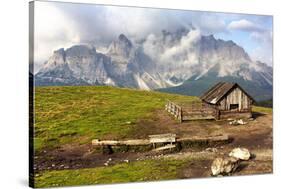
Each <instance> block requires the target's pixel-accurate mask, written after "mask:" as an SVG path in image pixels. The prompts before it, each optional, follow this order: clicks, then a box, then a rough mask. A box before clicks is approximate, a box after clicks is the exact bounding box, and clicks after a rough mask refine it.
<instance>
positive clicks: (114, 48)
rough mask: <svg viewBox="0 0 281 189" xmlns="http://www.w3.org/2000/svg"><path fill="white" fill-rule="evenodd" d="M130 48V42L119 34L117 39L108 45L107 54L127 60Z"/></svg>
mask: <svg viewBox="0 0 281 189" xmlns="http://www.w3.org/2000/svg"><path fill="white" fill-rule="evenodd" d="M132 48H133V44H132V42H131V41H130V40H129V39H128V38H127V37H126V36H125V35H124V34H120V35H119V37H118V39H117V40H115V41H113V42H112V43H111V44H110V46H109V48H108V54H110V55H113V56H119V57H123V58H128V57H129V56H130V53H131V50H132Z"/></svg>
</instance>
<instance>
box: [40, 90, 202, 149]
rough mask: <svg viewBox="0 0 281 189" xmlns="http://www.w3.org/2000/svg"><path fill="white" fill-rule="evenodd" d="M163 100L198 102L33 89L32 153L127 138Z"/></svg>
mask: <svg viewBox="0 0 281 189" xmlns="http://www.w3.org/2000/svg"><path fill="white" fill-rule="evenodd" d="M166 99H170V100H173V101H176V102H179V103H188V102H190V101H194V100H198V98H197V97H189V96H182V95H174V94H165V93H160V92H151V91H139V90H133V89H120V88H113V87H106V86H67V87H66V86H65V87H36V89H35V150H36V151H38V150H39V151H40V150H42V149H44V148H48V149H50V148H54V147H58V146H60V145H63V144H68V143H71V144H72V143H80V144H83V143H90V142H91V140H92V139H93V138H100V139H105V138H106V139H122V138H130V136H129V133H130V132H131V131H132V130H137V129H138V128H137V127H135V125H136V122H137V121H138V120H140V119H150V118H151V117H152V116H153V111H155V110H156V109H161V108H164V105H165V103H166Z"/></svg>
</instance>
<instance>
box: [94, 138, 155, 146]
mask: <svg viewBox="0 0 281 189" xmlns="http://www.w3.org/2000/svg"><path fill="white" fill-rule="evenodd" d="M148 144H150V141H149V140H148V139H135V140H124V141H121V140H120V141H119V140H99V139H94V140H92V145H94V146H105V145H110V146H122V145H128V146H138V145H148Z"/></svg>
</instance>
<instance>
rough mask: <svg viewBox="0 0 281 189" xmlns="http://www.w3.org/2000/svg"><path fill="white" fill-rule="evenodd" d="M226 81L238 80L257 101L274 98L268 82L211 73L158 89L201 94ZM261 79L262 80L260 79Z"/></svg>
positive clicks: (175, 92) (186, 93) (176, 92)
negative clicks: (174, 85)
mask: <svg viewBox="0 0 281 189" xmlns="http://www.w3.org/2000/svg"><path fill="white" fill-rule="evenodd" d="M220 81H226V82H236V83H238V84H239V85H240V86H241V87H242V88H244V89H245V90H246V91H247V92H248V93H249V94H250V95H251V96H252V97H253V98H254V99H255V100H256V101H263V100H269V99H272V95H273V90H272V85H270V84H268V83H266V82H255V81H248V80H244V79H243V78H236V77H231V76H227V77H219V78H218V77H214V76H212V75H211V74H210V75H207V76H204V77H202V78H200V79H198V80H195V79H194V78H190V79H189V80H187V81H185V82H184V83H183V84H182V85H180V86H176V87H170V88H162V89H158V91H161V92H167V93H173V94H182V95H189V96H200V95H202V94H203V93H204V92H205V91H206V90H208V89H209V88H210V87H212V86H213V85H215V84H216V83H217V82H220ZM260 81H261V80H260Z"/></svg>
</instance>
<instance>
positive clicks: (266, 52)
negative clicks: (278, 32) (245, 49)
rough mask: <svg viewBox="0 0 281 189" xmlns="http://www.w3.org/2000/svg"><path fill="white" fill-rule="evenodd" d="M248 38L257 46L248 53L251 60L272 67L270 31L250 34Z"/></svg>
mask: <svg viewBox="0 0 281 189" xmlns="http://www.w3.org/2000/svg"><path fill="white" fill-rule="evenodd" d="M250 38H251V39H252V40H253V41H256V43H257V44H258V46H257V47H256V48H254V49H253V51H252V52H250V55H251V57H252V59H254V60H256V61H261V62H265V63H267V64H269V65H272V63H273V60H272V56H273V54H272V40H273V39H272V31H268V30H265V31H264V32H252V33H251V34H250Z"/></svg>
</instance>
